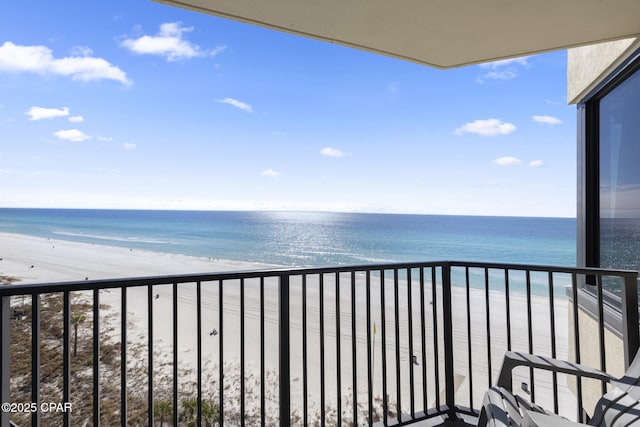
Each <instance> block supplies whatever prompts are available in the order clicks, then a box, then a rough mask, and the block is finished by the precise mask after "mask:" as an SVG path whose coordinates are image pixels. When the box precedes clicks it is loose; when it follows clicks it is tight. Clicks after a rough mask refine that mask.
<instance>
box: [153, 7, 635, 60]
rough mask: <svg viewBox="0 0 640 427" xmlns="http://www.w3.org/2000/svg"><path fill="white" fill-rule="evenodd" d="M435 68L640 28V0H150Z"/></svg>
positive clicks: (624, 34) (615, 36) (632, 32)
mask: <svg viewBox="0 0 640 427" xmlns="http://www.w3.org/2000/svg"><path fill="white" fill-rule="evenodd" d="M155 1H158V2H160V3H167V4H171V5H175V6H179V7H183V8H187V9H192V10H196V11H200V12H204V13H209V14H212V15H217V16H221V17H225V18H229V19H233V20H238V21H243V22H248V23H252V24H256V25H260V26H264V27H268V28H272V29H275V30H280V31H285V32H288V33H293V34H298V35H301V36H305V37H311V38H315V39H320V40H325V41H328V42H332V43H338V44H342V45H346V46H351V47H355V48H358V49H363V50H367V51H371V52H376V53H380V54H383V55H389V56H393V57H397V58H401V59H405V60H408V61H413V62H417V63H422V64H427V65H430V66H434V67H438V68H451V67H459V66H463V65H468V64H475V63H480V62H487V61H493V60H498V59H504V58H510V57H515V56H522V55H527V54H532V53H538V52H544V51H549V50H555V49H562V48H568V47H574V46H581V45H585V44H591V43H597V42H601V41H607V40H615V39H620V38H624V37H629V36H634V35H637V34H640V19H639V17H640V0H313V1H312V0H155Z"/></svg>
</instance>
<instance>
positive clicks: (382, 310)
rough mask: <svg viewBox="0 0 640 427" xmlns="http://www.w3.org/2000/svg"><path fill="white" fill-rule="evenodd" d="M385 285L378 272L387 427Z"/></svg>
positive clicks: (383, 391)
mask: <svg viewBox="0 0 640 427" xmlns="http://www.w3.org/2000/svg"><path fill="white" fill-rule="evenodd" d="M384 285H385V283H384V270H380V323H381V325H380V335H381V336H382V355H381V359H382V360H381V362H382V419H383V420H384V425H387V424H388V423H387V415H388V414H387V413H388V412H389V396H388V394H387V325H386V321H385V320H386V316H385V312H386V307H385V301H384V300H385V298H384V297H385V295H384V294H385V292H384V288H385V286H384Z"/></svg>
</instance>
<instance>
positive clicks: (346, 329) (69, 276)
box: [0, 233, 574, 424]
mask: <svg viewBox="0 0 640 427" xmlns="http://www.w3.org/2000/svg"><path fill="white" fill-rule="evenodd" d="M0 258H2V260H1V261H0V274H3V275H9V276H14V277H17V278H18V279H19V280H20V281H19V282H18V283H45V282H61V281H71V280H86V279H89V280H91V279H106V278H124V277H142V276H158V275H174V274H192V273H210V272H216V271H217V272H220V271H234V270H256V269H260V270H262V269H265V268H268V267H269V266H268V265H264V264H255V263H253V264H252V263H244V262H235V261H228V260H217V259H216V260H212V259H208V258H206V259H204V258H196V257H188V256H183V255H176V254H166V253H156V252H149V251H141V250H135V249H134V250H131V249H128V248H120V247H111V246H100V245H92V244H84V243H73V242H66V241H61V240H53V239H44V238H37V237H31V236H25V235H18V234H8V233H0ZM330 276H332V277H328V276H327V277H325V278H324V287H325V298H324V300H323V301H324V304H325V307H324V322H325V323H324V325H323V327H324V340H321V335H320V327H321V325H320V298H319V276H317V275H315V276H309V277H308V278H307V296H308V299H307V301H308V305H307V329H306V332H307V334H306V338H307V355H308V359H307V361H308V366H307V370H308V374H309V375H308V378H309V381H308V384H307V387H308V396H309V413H310V414H311V415H312V420H318V417H319V416H320V413H321V412H322V411H323V410H324V411H325V416H326V417H327V419H328V420H334V419H336V413H335V410H336V408H337V406H338V399H337V396H338V390H340V391H341V394H342V396H341V400H340V403H341V406H342V408H341V409H342V419H343V421H348V420H351V418H352V415H351V414H352V410H351V407H352V397H350V396H351V395H352V394H353V393H352V392H351V390H352V389H353V380H352V378H353V375H352V370H353V363H352V360H353V359H354V358H355V360H356V384H355V386H356V387H357V400H358V407H359V408H360V411H359V412H360V413H361V414H363V413H365V412H366V409H367V388H366V385H367V357H368V353H367V351H366V349H367V341H366V335H367V329H368V328H369V326H368V325H367V322H366V314H367V313H366V307H365V305H364V304H361V303H360V301H363V300H364V296H365V294H364V292H365V282H364V276H363V275H361V274H358V275H357V277H356V282H355V288H354V292H355V294H356V301H358V304H356V308H355V313H351V285H350V281H349V277H347V276H345V277H344V278H343V276H340V298H339V299H336V298H335V289H336V285H335V279H334V278H335V276H334V275H330ZM300 280H301V279H300V278H299V277H294V278H292V282H291V304H290V311H291V330H290V333H291V351H290V358H291V396H292V409H293V412H294V418H295V417H297V416H301V415H302V395H303V388H302V387H303V381H302V378H303V364H302V355H303V345H302V343H303V333H302V331H303V328H302V320H301V319H302V294H301V292H302V291H301V283H300ZM376 280H377V282H376ZM343 281H344V284H343ZM274 282H275V281H273V280H272V281H269V280H268V281H267V284H266V286H265V304H264V307H265V367H266V370H267V372H266V377H267V382H268V383H267V384H266V385H265V387H266V395H267V396H266V397H267V398H266V406H267V419H273V418H275V417H277V407H278V405H277V396H278V390H277V384H278V378H277V374H276V372H277V366H278V356H279V354H278V351H279V350H278V348H279V347H278V334H277V328H278V319H277V315H278V309H277V307H278V300H277V284H275V283H274ZM372 283H374V285H375V284H376V283H377V284H378V285H375V286H372V293H371V301H373V303H372V304H371V306H370V314H371V319H372V322H374V321H375V322H376V325H377V333H376V334H375V335H373V334H372V338H373V339H374V340H375V347H374V349H375V350H374V355H373V356H372V357H373V358H374V365H373V375H374V391H373V395H374V399H375V405H376V413H378V415H382V411H381V398H382V394H383V391H382V389H383V381H382V367H383V362H382V360H383V358H382V350H383V349H382V330H381V325H382V319H381V317H382V311H383V310H381V309H380V307H381V304H380V287H379V283H380V279H379V278H374V279H372ZM228 285H232V286H228ZM147 292H148V289H147V288H146V287H143V288H131V289H129V290H128V291H127V320H128V323H129V325H130V326H129V328H128V330H129V331H130V333H128V340H138V341H139V343H140V345H142V346H145V345H147V343H148V338H147V337H148V325H147V310H148V308H147V307H148V299H147V295H148V294H147ZM385 293H386V299H385V310H384V314H385V316H386V329H385V331H384V332H385V336H386V344H387V345H386V370H387V394H388V395H389V400H390V402H391V405H390V408H392V409H393V408H395V402H396V395H397V393H396V379H397V378H396V363H395V358H396V347H395V340H396V333H395V328H396V322H395V319H394V316H395V314H396V313H395V311H394V306H393V300H394V298H393V296H394V295H393V286H392V283H391V282H390V281H389V280H387V281H386V285H385ZM452 293H453V295H452V298H453V306H454V307H466V305H467V302H466V293H465V292H464V289H462V288H455V287H454V289H453V291H452ZM153 294H154V299H153V310H154V325H153V333H154V344H153V345H154V350H155V352H156V353H158V357H157V359H156V360H155V362H154V371H155V372H156V373H160V374H166V375H170V374H171V370H172V363H171V358H172V356H171V355H172V343H173V337H172V326H173V316H172V301H173V295H172V294H173V289H172V286H171V285H158V286H155V287H154V288H153ZM399 294H400V295H399V306H400V310H399V313H398V320H399V321H398V324H397V330H398V332H399V336H398V340H399V341H400V344H401V345H400V350H399V351H398V356H399V360H400V365H399V366H400V368H399V371H400V381H401V383H402V384H403V387H402V388H403V389H404V388H406V385H407V384H409V383H410V381H411V370H413V382H414V393H412V394H410V393H409V392H408V391H405V392H403V393H401V400H402V411H403V413H407V412H409V410H410V406H411V405H410V404H411V399H412V397H411V396H413V399H414V403H415V406H416V411H421V410H422V409H423V402H425V401H426V405H427V406H428V407H429V406H433V405H434V403H435V401H436V399H437V395H439V394H440V393H441V392H442V387H440V388H439V387H437V385H436V383H435V381H434V376H435V375H434V374H435V372H434V371H433V367H434V366H436V362H435V361H436V358H437V360H438V367H439V369H440V370H439V375H440V381H441V384H443V383H442V378H443V376H444V366H443V359H442V355H443V351H444V348H443V343H442V332H441V331H440V330H438V331H437V332H434V328H433V321H432V320H433V317H432V316H433V311H432V310H433V307H436V310H439V311H438V312H437V317H438V322H439V325H438V328H441V326H440V325H441V324H442V323H441V318H442V310H441V308H438V307H441V299H440V298H441V295H440V294H438V296H437V298H436V302H435V304H430V302H431V297H430V295H431V287H430V285H429V286H425V294H426V296H425V300H426V301H425V305H426V313H425V318H426V322H425V335H424V348H425V349H426V353H425V354H424V355H423V354H422V348H423V345H422V344H423V335H422V332H421V328H420V326H421V323H420V322H421V318H420V313H419V310H417V308H418V307H419V306H420V302H421V301H420V295H419V288H418V286H415V285H413V286H412V298H411V303H412V304H413V307H414V315H413V316H412V318H411V319H409V316H408V315H407V313H408V311H407V310H406V307H407V306H408V304H409V300H408V296H407V288H406V285H405V286H404V287H403V289H401V291H400V292H399ZM178 295H179V296H178V325H179V336H178V353H179V368H180V370H181V373H182V374H181V378H180V379H179V382H180V383H181V384H185V385H186V384H188V383H189V382H192V381H194V380H195V373H194V368H195V366H196V361H197V355H196V348H197V334H196V330H197V329H196V325H197V318H196V285H195V284H181V285H179V286H178ZM100 298H101V300H100V303H103V304H109V305H110V306H111V307H112V309H113V310H114V311H115V312H116V313H117V312H118V310H119V304H120V291H119V290H117V289H114V290H110V291H105V292H102V293H101V297H100ZM219 298H220V295H219V294H218V286H217V282H210V283H203V284H202V325H203V332H202V337H201V339H202V361H203V378H205V379H206V381H207V387H206V388H207V390H206V391H205V394H206V395H207V396H209V397H210V398H213V397H214V396H217V392H218V388H219V385H218V384H217V383H218V378H219V366H220V364H223V365H224V366H225V369H224V373H225V377H224V380H223V381H224V383H223V386H224V390H225V391H224V393H225V396H227V397H228V399H225V402H227V400H228V402H229V403H228V405H229V407H225V414H231V413H233V412H238V411H239V393H240V384H241V381H240V355H241V351H240V350H241V343H240V334H239V331H240V305H241V304H240V286H239V282H238V281H236V282H235V284H233V283H226V282H225V286H224V290H223V303H224V308H223V325H220V324H219V320H220V313H219V311H218V308H219ZM510 302H511V313H512V315H511V327H512V330H513V333H512V348H513V349H514V350H518V351H526V350H527V349H528V334H527V331H528V326H527V322H526V315H525V314H524V313H526V305H525V304H526V300H525V298H524V296H519V295H513V296H512V297H511V298H510ZM337 303H339V304H340V316H339V319H340V322H339V326H340V334H339V337H340V339H336V337H337V336H338V334H337V327H338V325H337V322H336V320H335V319H336V316H335V313H336V309H337ZM244 305H245V307H244V310H245V317H244V321H245V342H244V345H245V349H244V350H245V351H244V354H245V357H246V359H245V366H246V370H245V380H244V384H245V393H246V406H247V412H250V413H251V414H252V416H254V417H259V413H260V412H259V411H260V409H259V399H260V299H259V281H258V280H253V279H251V280H247V281H246V282H245V304H244ZM469 305H470V307H471V311H470V316H471V343H472V350H471V352H472V353H471V354H472V366H473V367H472V369H473V373H474V377H473V393H472V394H473V402H471V401H470V400H469V387H470V382H469V374H468V369H469V368H468V357H467V351H468V345H467V342H468V333H467V314H466V310H464V309H460V310H455V311H454V312H453V313H452V314H453V325H454V360H455V374H456V379H457V381H456V383H457V386H458V389H457V394H456V396H457V399H459V401H460V402H462V404H463V406H471V404H473V406H474V407H475V408H477V407H478V404H479V402H480V401H481V398H482V394H483V392H484V390H485V389H486V387H487V384H488V376H489V372H488V359H487V354H488V347H487V344H486V335H485V332H486V329H487V328H486V315H485V311H484V307H485V294H484V292H483V291H481V290H476V289H472V290H471V291H470V304H469ZM532 307H533V313H534V316H535V319H536V321H535V322H534V324H533V325H532V328H533V336H534V340H535V349H536V352H537V353H541V354H545V355H550V342H551V339H550V333H549V324H548V322H549V313H548V310H549V308H548V301H547V300H546V299H544V298H540V297H533V298H532ZM555 311H556V326H557V331H556V339H557V343H558V356H559V357H560V358H565V357H566V354H567V327H566V319H567V306H566V302H563V301H562V300H559V301H558V303H557V305H556V307H555ZM352 318H355V319H356V322H355V332H356V345H355V349H356V355H355V357H354V356H353V353H352V349H353V348H354V346H353V345H352V342H353V341H352V339H351V334H352V322H351V319H352ZM505 318H506V311H505V299H504V295H503V294H498V293H491V328H490V330H491V334H492V337H491V358H492V361H491V363H492V369H491V376H492V378H494V380H495V378H496V377H497V374H498V371H499V369H500V364H501V361H502V355H503V354H504V351H505V350H506V334H505V333H504V331H505V329H506V328H505ZM410 320H411V322H412V323H413V325H412V329H411V330H412V333H411V334H410V333H409V330H410V329H409V321H410ZM101 321H102V322H104V321H106V322H111V323H112V325H111V326H112V327H114V330H118V328H119V322H120V317H119V314H117V315H115V316H114V315H110V316H106V317H105V318H104V320H102V319H101ZM213 329H216V333H215V334H213V333H212V332H213ZM436 334H438V335H437V336H436ZM410 335H411V336H410ZM435 341H437V342H439V344H438V345H439V354H437V355H436V354H435V352H434V342H435ZM221 343H223V354H224V356H223V360H222V363H221V362H220V358H219V355H220V344H221ZM410 343H411V344H413V354H411V352H410V351H409V345H410ZM338 344H340V345H339V347H340V358H339V362H338V357H337V351H338ZM321 345H323V346H324V354H325V358H324V370H325V371H324V372H325V396H326V401H325V405H324V408H323V407H322V406H321V402H320V400H319V395H320V393H319V392H320V387H321V383H320V376H319V373H320V370H321V366H322V360H321V357H320V354H321V351H320V346H321ZM413 355H415V356H416V362H417V364H415V365H412V356H413ZM134 362H135V361H134ZM134 362H131V361H130V363H131V364H133V363H134ZM424 362H426V366H428V367H429V369H428V372H426V373H427V375H426V377H427V384H426V385H425V387H424V388H425V389H426V390H427V396H426V397H424V396H423V395H422V389H423V383H422V382H423V371H422V369H423V366H424ZM143 365H144V363H143ZM338 367H339V368H340V376H339V377H338ZM338 382H340V383H341V384H340V387H338ZM542 383H543V384H542V386H539V387H538V389H537V398H538V401H541V402H542V403H543V404H544V403H545V402H546V398H548V397H549V396H550V395H551V393H550V381H548V380H545V381H542ZM516 384H519V382H516ZM544 384H546V386H545V385H544ZM560 385H561V390H560V399H561V407H560V409H561V412H565V411H566V413H567V414H568V415H569V416H572V415H573V413H574V412H573V411H574V407H573V406H572V404H573V401H574V400H573V396H572V395H571V394H570V392H568V390H567V389H566V387H565V386H564V381H563V380H561V381H560ZM545 387H546V390H545ZM441 403H444V402H441ZM225 405H227V403H225ZM361 420H362V418H361ZM231 424H233V420H231ZM328 424H330V422H328Z"/></svg>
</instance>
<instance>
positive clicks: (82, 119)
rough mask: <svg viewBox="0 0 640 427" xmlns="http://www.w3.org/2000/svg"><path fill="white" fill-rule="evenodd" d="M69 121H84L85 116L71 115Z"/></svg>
mask: <svg viewBox="0 0 640 427" xmlns="http://www.w3.org/2000/svg"><path fill="white" fill-rule="evenodd" d="M69 121H70V122H71V123H82V122H84V117H82V116H73V117H69Z"/></svg>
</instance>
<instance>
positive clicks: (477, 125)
mask: <svg viewBox="0 0 640 427" xmlns="http://www.w3.org/2000/svg"><path fill="white" fill-rule="evenodd" d="M515 130H516V126H515V125H514V124H512V123H503V122H502V121H501V120H498V119H487V120H476V121H473V122H469V123H465V124H464V125H462V126H461V127H459V128H457V129H456V130H455V131H454V132H453V134H454V135H462V134H465V133H475V134H477V135H482V136H494V135H507V134H509V133H511V132H513V131H515Z"/></svg>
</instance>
